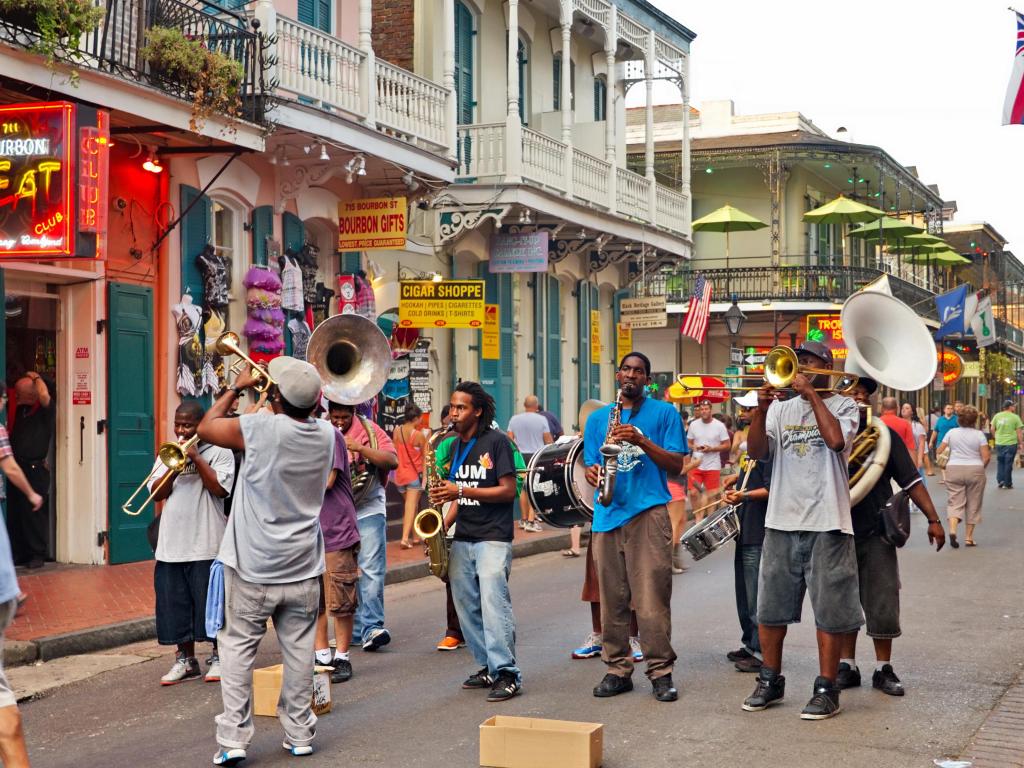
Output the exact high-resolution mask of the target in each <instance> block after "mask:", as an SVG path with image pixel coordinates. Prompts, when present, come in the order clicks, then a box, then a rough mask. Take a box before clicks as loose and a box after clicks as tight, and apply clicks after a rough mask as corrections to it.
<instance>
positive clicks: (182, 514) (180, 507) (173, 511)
mask: <svg viewBox="0 0 1024 768" xmlns="http://www.w3.org/2000/svg"><path fill="white" fill-rule="evenodd" d="M199 455H200V456H202V457H203V459H205V460H206V463H207V464H209V465H210V468H211V469H212V470H213V471H214V472H216V473H217V482H218V483H220V486H221V488H223V489H224V490H226V491H230V490H231V481H232V480H233V479H234V477H235V455H234V454H233V453H232V452H231V451H230V450H228V449H227V448H219V447H217V446H216V445H210V444H208V443H200V444H199ZM153 468H154V469H156V470H158V471H157V474H156V475H155V476H154V478H153V480H152V482H150V484H149V488H150V490H151V491H152V489H153V487H154V486H155V485H156V484H157V483H158V482H159V481H160V478H162V477H163V476H164V475H165V474H166V473H167V471H168V470H167V467H166V466H165V465H164V463H163V462H161V461H160V460H159V459H157V461H156V463H155V464H154V465H153ZM226 524H227V518H226V517H225V516H224V499H222V498H218V497H216V496H214V495H213V494H212V493H210V492H209V491H208V490H206V487H205V486H204V485H203V479H202V478H201V477H200V476H199V471H198V470H197V469H196V466H195V464H191V463H190V464H189V465H188V466H187V467H186V468H185V471H184V472H182V473H181V476H180V477H178V478H177V479H175V481H174V488H173V490H172V491H171V495H170V496H168V497H167V501H166V502H164V510H163V512H161V513H160V538H159V539H157V545H156V559H157V560H161V561H163V562H165V563H189V562H194V561H196V560H213V559H214V558H215V557H216V556H217V550H218V549H220V540H221V539H222V538H223V537H224V526H225V525H226Z"/></svg>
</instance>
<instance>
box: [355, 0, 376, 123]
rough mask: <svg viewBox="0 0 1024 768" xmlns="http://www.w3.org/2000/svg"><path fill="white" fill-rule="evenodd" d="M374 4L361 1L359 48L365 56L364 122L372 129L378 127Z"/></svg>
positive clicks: (362, 76)
mask: <svg viewBox="0 0 1024 768" xmlns="http://www.w3.org/2000/svg"><path fill="white" fill-rule="evenodd" d="M372 30H373V2H372V0H359V48H360V50H361V51H362V52H363V53H364V54H365V56H366V58H364V59H363V66H362V69H361V70H360V72H359V87H360V90H361V91H362V97H361V101H362V107H363V114H364V115H365V117H364V118H363V122H364V123H365V124H366V125H368V126H369V127H370V128H376V127H377V57H376V56H375V55H374V53H373V37H372V35H371V34H370V33H371V31H372Z"/></svg>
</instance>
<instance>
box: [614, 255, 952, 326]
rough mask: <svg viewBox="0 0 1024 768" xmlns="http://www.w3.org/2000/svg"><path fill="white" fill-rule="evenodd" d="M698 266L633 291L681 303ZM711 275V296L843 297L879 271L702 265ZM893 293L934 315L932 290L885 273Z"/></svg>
mask: <svg viewBox="0 0 1024 768" xmlns="http://www.w3.org/2000/svg"><path fill="white" fill-rule="evenodd" d="M696 274H697V273H696V272H677V271H664V272H658V273H655V274H653V275H649V276H648V277H647V278H646V279H645V280H644V281H643V282H641V283H637V284H636V285H635V286H634V288H633V290H634V293H635V294H636V295H644V294H647V295H662V294H664V295H665V296H667V297H668V301H669V303H685V302H686V301H688V300H689V297H690V295H691V293H692V292H693V281H694V279H695V275H696ZM700 274H702V275H704V278H705V279H706V280H710V281H711V285H712V300H713V301H729V300H731V298H732V297H733V296H735V297H736V298H737V299H738V300H739V301H828V302H834V303H841V302H842V301H844V300H845V299H846V298H847V297H848V296H850V295H851V294H852V293H854V292H856V291H858V290H860V289H861V288H863V287H864V286H865V285H867V284H868V283H870V282H871V281H872V280H874V279H876V278H877V277H879V276H880V275H882V274H883V272H881V271H880V270H878V269H872V268H870V267H814V266H811V267H808V266H804V267H777V268H775V267H741V268H739V269H705V270H701V272H700ZM889 285H890V287H891V288H892V292H893V295H894V296H895V297H896V298H897V299H899V300H900V301H902V302H904V303H906V304H907V305H909V306H910V307H911V308H912V309H914V310H915V311H916V312H917V313H918V314H919V315H921V316H922V317H927V318H930V319H933V320H934V319H936V317H937V315H936V311H935V300H934V299H935V294H934V293H932V292H931V291H929V290H927V289H925V288H922V287H920V286H918V285H914V284H913V283H909V282H907V281H905V280H902V279H900V278H898V277H893V276H892V275H890V276H889Z"/></svg>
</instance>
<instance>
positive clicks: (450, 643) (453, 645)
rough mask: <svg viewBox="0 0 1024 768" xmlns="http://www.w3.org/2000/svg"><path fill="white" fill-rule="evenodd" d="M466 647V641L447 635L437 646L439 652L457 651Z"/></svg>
mask: <svg viewBox="0 0 1024 768" xmlns="http://www.w3.org/2000/svg"><path fill="white" fill-rule="evenodd" d="M465 647H466V641H465V640H459V638H457V637H452V636H451V635H445V636H444V640H442V641H441V642H440V643H438V644H437V650H439V651H457V650H459V648H465Z"/></svg>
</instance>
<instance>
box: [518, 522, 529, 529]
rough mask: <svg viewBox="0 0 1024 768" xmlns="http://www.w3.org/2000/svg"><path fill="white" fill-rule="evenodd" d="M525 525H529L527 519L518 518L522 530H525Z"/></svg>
mask: <svg viewBox="0 0 1024 768" xmlns="http://www.w3.org/2000/svg"><path fill="white" fill-rule="evenodd" d="M527 525H529V523H528V521H526V520H520V521H519V527H520V528H521V529H522V530H524V531H525V530H526V526H527Z"/></svg>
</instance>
